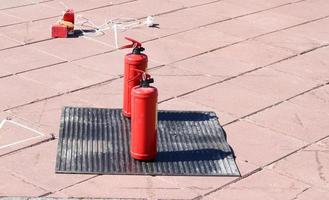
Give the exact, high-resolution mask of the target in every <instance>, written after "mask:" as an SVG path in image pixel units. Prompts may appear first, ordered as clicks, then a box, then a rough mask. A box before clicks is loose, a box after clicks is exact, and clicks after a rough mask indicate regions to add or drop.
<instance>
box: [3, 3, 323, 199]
mask: <svg viewBox="0 0 329 200" xmlns="http://www.w3.org/2000/svg"><path fill="white" fill-rule="evenodd" d="M59 2H60V1H59V0H44V1H42V0H33V1H32V0H15V1H12V0H1V3H0V19H1V21H0V66H1V70H0V93H1V94H2V95H1V98H0V109H1V112H0V118H1V119H2V120H3V121H2V122H1V124H0V126H1V129H0V155H1V156H0V180H1V184H0V196H26V197H29V196H30V197H40V196H42V197H77V198H78V197H94V198H148V199H206V200H212V199H223V200H224V199H229V200H236V199H253V200H258V199H259V200H263V199H277V200H293V199H294V200H295V199H298V200H303V199H307V200H310V199H316V200H318V199H329V85H328V84H329V59H328V58H329V46H328V45H329V1H328V0H243V1H242V0H217V1H216V0H179V1H169V0H152V1H147V0H112V3H110V1H106V0H74V1H64V2H65V4H67V5H68V6H70V7H73V8H74V9H75V10H76V11H79V15H81V16H83V17H87V18H89V19H91V20H93V21H94V23H96V24H102V23H104V20H105V19H106V18H109V17H111V18H116V17H134V18H139V19H144V18H145V17H147V16H149V15H155V19H156V21H157V23H159V24H160V28H146V27H142V28H138V29H133V30H128V31H126V32H120V33H119V38H120V40H119V44H120V45H122V44H124V41H123V39H122V37H123V36H124V35H129V36H132V37H134V38H136V39H139V40H142V41H143V42H144V46H145V48H146V49H147V50H146V53H147V54H148V55H149V58H150V63H149V68H150V70H149V72H150V73H151V74H153V75H154V77H155V79H156V83H155V85H156V87H158V89H159V90H160V97H159V98H160V103H159V108H160V109H172V110H178V109H182V110H213V111H215V112H216V113H217V114H218V116H219V120H220V123H221V124H222V125H223V127H224V129H225V131H226V132H227V137H228V142H229V144H230V145H231V146H232V147H233V149H234V151H235V153H236V156H237V164H238V166H239V168H240V170H241V173H242V177H240V178H230V177H179V176H178V177H165V176H157V177H151V176H101V175H93V176H92V175H58V174H55V173H54V166H55V154H56V147H57V137H58V127H59V116H60V112H61V107H62V106H64V105H75V106H94V107H113V108H118V107H121V101H122V73H123V67H122V65H123V63H122V60H123V55H124V54H125V53H126V52H127V50H122V51H118V50H115V47H114V44H115V43H114V39H113V38H114V36H113V32H111V31H107V32H106V34H105V35H102V36H97V37H96V36H95V35H92V36H89V37H79V38H71V39H51V38H50V25H51V24H52V23H54V22H55V21H56V20H57V18H58V17H59V16H60V15H61V12H62V10H63V6H62V5H61V4H60V3H59ZM4 119H5V120H4Z"/></svg>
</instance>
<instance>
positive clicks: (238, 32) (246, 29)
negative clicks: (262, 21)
mask: <svg viewBox="0 0 329 200" xmlns="http://www.w3.org/2000/svg"><path fill="white" fill-rule="evenodd" d="M207 28H209V29H214V30H217V31H220V32H222V33H225V34H229V35H232V36H235V37H239V38H241V40H245V39H248V38H252V37H255V36H258V35H261V34H264V33H268V32H270V31H271V29H266V28H265V27H262V26H257V25H255V24H253V23H252V22H250V21H247V20H243V18H237V19H232V20H227V21H223V22H220V23H216V24H212V25H209V26H207Z"/></svg>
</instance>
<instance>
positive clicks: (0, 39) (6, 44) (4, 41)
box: [0, 35, 21, 50]
mask: <svg viewBox="0 0 329 200" xmlns="http://www.w3.org/2000/svg"><path fill="white" fill-rule="evenodd" d="M0 45H1V47H0V50H4V49H8V48H12V47H17V46H20V45H21V44H20V43H19V42H16V41H14V40H10V39H9V38H8V37H7V36H4V35H0Z"/></svg>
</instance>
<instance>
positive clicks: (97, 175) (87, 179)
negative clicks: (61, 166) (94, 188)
mask: <svg viewBox="0 0 329 200" xmlns="http://www.w3.org/2000/svg"><path fill="white" fill-rule="evenodd" d="M100 176H102V175H99V174H96V175H92V176H91V177H89V178H86V179H83V180H81V181H78V182H75V183H73V184H71V185H68V186H66V187H63V188H60V189H58V190H55V191H51V192H50V193H48V194H44V195H41V196H39V197H46V196H49V195H51V194H54V193H56V192H60V191H63V190H65V189H68V188H71V187H74V186H76V185H79V184H81V183H84V182H87V181H89V180H91V179H94V178H97V177H100Z"/></svg>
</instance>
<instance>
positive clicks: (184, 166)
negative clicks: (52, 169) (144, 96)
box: [56, 107, 240, 176]
mask: <svg viewBox="0 0 329 200" xmlns="http://www.w3.org/2000/svg"><path fill="white" fill-rule="evenodd" d="M129 134H130V120H129V119H126V118H125V117H123V116H122V115H121V109H101V108H74V107H65V108H64V109H63V112H62V117H61V127H60V134H59V143H58V154H57V161H56V172H57V173H95V174H140V175H146V174H149V175H195V176H239V175H240V173H239V170H238V168H237V166H236V163H235V161H234V156H233V152H232V151H231V149H230V147H229V145H228V144H227V142H226V139H225V133H224V131H223V129H222V128H221V126H220V124H219V122H218V119H217V116H216V114H215V113H214V112H192V111H191V112H190V111H187V112H185V111H184V112H182V111H159V112H158V154H157V158H156V160H155V161H153V162H141V161H136V160H134V159H132V158H131V157H130V154H129V152H130V151H129V138H130V137H129Z"/></svg>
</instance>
